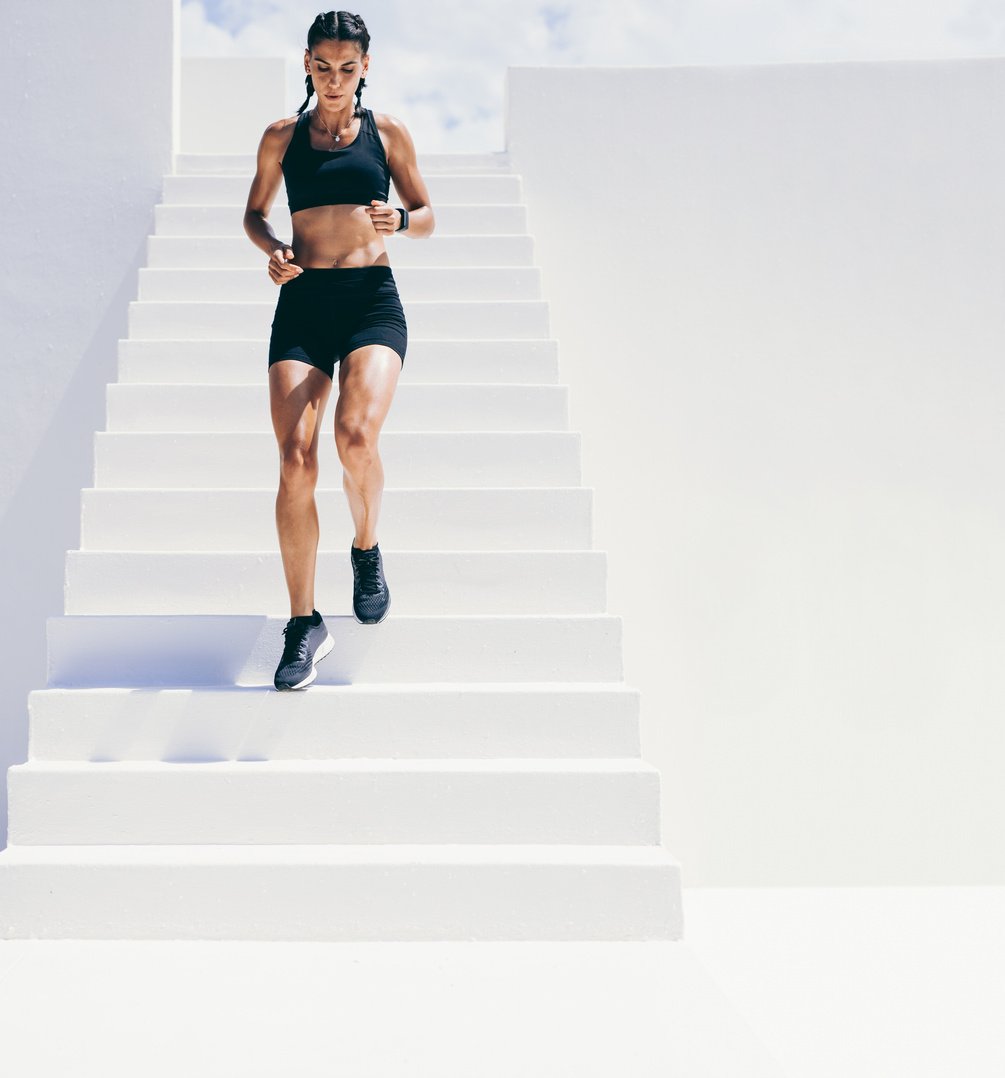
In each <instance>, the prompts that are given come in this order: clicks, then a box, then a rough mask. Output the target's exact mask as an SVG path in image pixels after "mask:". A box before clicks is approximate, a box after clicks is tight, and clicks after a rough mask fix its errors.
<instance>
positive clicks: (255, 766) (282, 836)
mask: <svg viewBox="0 0 1005 1078" xmlns="http://www.w3.org/2000/svg"><path fill="white" fill-rule="evenodd" d="M307 691H309V690H307ZM7 780H8V798H9V802H10V817H9V835H10V841H11V843H13V844H16V845H22V846H40V845H56V846H64V845H65V846H71V845H77V844H81V845H100V844H106V843H107V844H122V845H134V844H135V845H157V844H181V845H188V844H200V845H201V844H207V843H224V844H248V845H257V844H260V843H264V844H272V843H280V844H282V843H290V844H305V845H308V844H315V843H316V844H323V843H328V844H340V843H348V844H355V843H359V844H360V845H366V844H370V843H376V844H385V843H409V842H415V843H425V844H432V843H468V842H470V843H486V844H492V843H505V844H521V845H522V844H525V843H544V844H550V845H565V844H591V843H596V844H598V845H611V846H616V845H654V844H658V843H659V840H660V777H659V772H658V771H657V770H656V769H655V768H654V767H652V765H650V764H647V763H645V762H644V761H642V760H638V759H631V758H621V759H618V758H616V759H608V760H598V759H591V760H578V759H550V760H532V759H526V758H524V759H518V760H507V759H493V760H485V759H478V760H464V759H446V760H440V759H411V760H394V759H355V760H279V761H274V760H266V761H233V760H226V761H218V762H200V763H163V762H161V761H149V760H145V761H126V762H115V763H77V762H66V761H28V762H27V763H22V764H14V765H12V766H11V767H10V768H8V771H7Z"/></svg>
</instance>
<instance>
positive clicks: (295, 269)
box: [269, 243, 304, 284]
mask: <svg viewBox="0 0 1005 1078" xmlns="http://www.w3.org/2000/svg"><path fill="white" fill-rule="evenodd" d="M295 257H296V256H295V255H294V254H293V248H292V247H291V246H290V245H289V244H288V243H284V244H283V245H282V246H280V247H277V248H276V249H275V250H274V251H273V252H272V254H271V255H269V276H270V277H271V278H272V280H273V281H274V282H275V283H276V284H286V282H287V281H292V280H293V278H294V277H299V276H300V274H301V273H303V272H304V271H303V269H302V268H301V267H300V266H294V265H293V259H294V258H295Z"/></svg>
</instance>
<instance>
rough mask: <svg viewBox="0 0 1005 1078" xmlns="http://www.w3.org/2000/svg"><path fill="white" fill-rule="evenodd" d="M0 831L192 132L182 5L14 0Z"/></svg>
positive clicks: (5, 124) (169, 1) (5, 49)
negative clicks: (168, 194) (184, 132)
mask: <svg viewBox="0 0 1005 1078" xmlns="http://www.w3.org/2000/svg"><path fill="white" fill-rule="evenodd" d="M3 16H4V18H3V29H4V33H3V39H4V40H3V45H2V54H3V59H2V62H0V95H2V98H3V101H4V107H3V108H2V109H0V140H2V143H3V147H4V152H3V153H2V154H0V190H2V192H3V206H4V211H5V217H4V219H5V221H6V223H7V228H6V235H7V237H8V253H7V257H6V258H5V259H4V260H3V268H2V269H0V275H2V282H0V319H2V323H0V330H2V333H3V347H4V356H3V370H4V389H3V393H2V396H0V588H2V593H0V611H2V615H3V630H2V645H3V664H4V677H3V685H2V688H0V768H2V771H3V776H4V781H3V783H2V788H0V835H3V834H4V833H5V831H6V819H7V787H6V768H7V767H8V766H9V765H10V764H13V763H16V762H18V761H20V760H23V759H25V753H26V750H27V731H28V712H27V696H28V692H29V691H30V690H31V689H35V688H41V687H43V686H44V685H45V677H46V653H45V646H46V641H45V619H46V617H47V616H55V615H59V614H61V613H62V612H63V565H64V559H65V556H66V551H67V550H68V549H73V548H75V547H77V546H79V542H80V490H81V487H85V486H90V484H91V482H92V478H93V460H94V456H93V440H94V432H95V431H96V430H101V429H102V428H103V427H104V425H105V385H106V383H108V382H113V381H115V378H116V363H117V342H118V340H119V338H121V337H125V336H126V335H127V315H128V309H129V302H130V301H131V300H134V299H135V298H136V285H137V271H138V269H139V267H141V266H142V265H144V264H145V262H146V253H147V252H146V246H147V237H148V236H149V235H150V233H151V232H152V231H153V227H154V207H155V206H156V204H157V203H158V202H159V201H160V199H161V193H162V186H163V178H164V175H165V174H166V173H169V172H171V170H172V168H173V159H174V153H176V152H177V149H178V147H177V146H176V144H175V136H176V133H177V132H178V130H179V125H178V122H177V117H178V108H179V104H178V97H177V88H178V82H179V80H178V77H177V74H178V67H179V64H180V57H179V47H178V46H179V42H178V26H179V17H178V16H179V0H144V2H143V4H142V5H138V4H136V3H133V2H131V0H103V2H102V3H100V4H88V5H81V4H79V3H71V2H70V0H52V2H51V3H47V4H45V5H40V4H28V3H23V2H20V0H19V2H17V3H15V4H11V5H4V11H3Z"/></svg>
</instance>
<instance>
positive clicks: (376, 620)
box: [352, 595, 391, 625]
mask: <svg viewBox="0 0 1005 1078" xmlns="http://www.w3.org/2000/svg"><path fill="white" fill-rule="evenodd" d="M390 612H391V597H390V595H389V596H388V597H387V606H385V607H384V613H383V614H381V615H380V617H379V618H374V619H373V620H372V621H364V620H363V619H362V618H361V617H358V616H357V614H356V608H355V607H353V611H352V616H353V617H354V618H356V621H358V622H359V624H360V625H379V624H380V623H381V622H382V621H383V620H384V618H386V617H387V615H388V614H389V613H390Z"/></svg>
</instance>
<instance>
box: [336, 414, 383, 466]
mask: <svg viewBox="0 0 1005 1078" xmlns="http://www.w3.org/2000/svg"><path fill="white" fill-rule="evenodd" d="M379 434H380V429H379V428H378V427H377V426H376V425H375V424H374V423H369V422H367V421H366V420H361V419H355V418H350V417H339V418H336V420H335V444H336V446H337V447H338V455H339V459H340V460H341V461H342V463H343V464H346V463H349V462H350V461H352V462H356V463H360V462H365V461H368V460H370V459H372V458H373V457H375V456H376V455H377V437H378V435H379Z"/></svg>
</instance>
